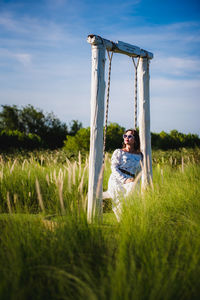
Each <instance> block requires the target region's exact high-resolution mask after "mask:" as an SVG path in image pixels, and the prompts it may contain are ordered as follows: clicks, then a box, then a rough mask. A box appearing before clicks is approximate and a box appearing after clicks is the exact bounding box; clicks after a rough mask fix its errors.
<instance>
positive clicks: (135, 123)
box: [132, 57, 140, 129]
mask: <svg viewBox="0 0 200 300" xmlns="http://www.w3.org/2000/svg"><path fill="white" fill-rule="evenodd" d="M132 60H133V64H134V67H135V119H134V128H135V129H136V128H137V69H138V65H139V61H140V57H138V59H137V63H136V62H135V60H134V57H132Z"/></svg>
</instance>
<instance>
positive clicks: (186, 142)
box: [151, 130, 200, 150]
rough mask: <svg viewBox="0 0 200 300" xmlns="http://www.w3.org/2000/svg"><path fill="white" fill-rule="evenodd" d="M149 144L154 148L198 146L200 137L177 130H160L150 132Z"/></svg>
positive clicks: (166, 148)
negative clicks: (168, 131)
mask: <svg viewBox="0 0 200 300" xmlns="http://www.w3.org/2000/svg"><path fill="white" fill-rule="evenodd" d="M151 144H152V148H154V149H162V150H168V149H178V148H181V147H190V148H191V147H196V146H197V147H199V146H200V138H199V137H198V135H197V134H191V133H189V134H184V133H181V132H178V131H177V130H172V131H170V133H169V134H168V133H166V132H165V131H161V132H160V133H151Z"/></svg>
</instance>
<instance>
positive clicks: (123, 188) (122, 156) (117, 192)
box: [108, 149, 142, 220]
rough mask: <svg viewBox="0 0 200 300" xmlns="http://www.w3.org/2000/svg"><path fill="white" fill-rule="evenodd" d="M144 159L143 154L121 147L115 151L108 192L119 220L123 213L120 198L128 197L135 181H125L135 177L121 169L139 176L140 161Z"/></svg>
mask: <svg viewBox="0 0 200 300" xmlns="http://www.w3.org/2000/svg"><path fill="white" fill-rule="evenodd" d="M141 160H142V155H141V154H133V153H129V152H126V151H123V150H121V149H117V150H115V151H114V153H113V155H112V158H111V170H112V174H111V175H110V178H109V181H108V193H109V195H110V196H111V198H112V199H113V211H114V213H115V214H116V217H117V219H118V220H119V215H120V213H121V203H120V198H121V197H123V196H124V197H126V196H127V195H128V194H129V193H130V192H131V190H132V188H133V185H134V182H129V183H125V181H126V179H127V178H133V177H132V176H131V175H128V174H125V173H123V172H122V171H121V170H120V169H122V170H125V171H128V172H129V173H131V174H134V175H135V176H137V174H138V173H139V172H140V170H141V165H140V161H141Z"/></svg>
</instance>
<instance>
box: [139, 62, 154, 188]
mask: <svg viewBox="0 0 200 300" xmlns="http://www.w3.org/2000/svg"><path fill="white" fill-rule="evenodd" d="M138 68H139V70H138V73H139V82H138V83H139V134H140V142H141V151H142V153H143V170H142V189H145V188H146V187H147V186H148V185H149V184H150V183H151V180H152V158H151V132H150V99H149V60H148V58H140V61H139V66H138Z"/></svg>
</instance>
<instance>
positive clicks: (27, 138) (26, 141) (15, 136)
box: [0, 130, 42, 150]
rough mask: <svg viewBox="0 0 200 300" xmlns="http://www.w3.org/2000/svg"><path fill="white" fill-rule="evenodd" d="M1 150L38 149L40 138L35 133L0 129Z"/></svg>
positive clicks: (40, 143)
mask: <svg viewBox="0 0 200 300" xmlns="http://www.w3.org/2000/svg"><path fill="white" fill-rule="evenodd" d="M0 145H1V149H2V150H8V149H14V148H16V149H28V150H32V149H38V148H41V147H42V141H41V138H40V137H39V136H38V135H37V134H32V133H28V134H26V133H24V132H20V131H18V130H2V131H1V132H0Z"/></svg>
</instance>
